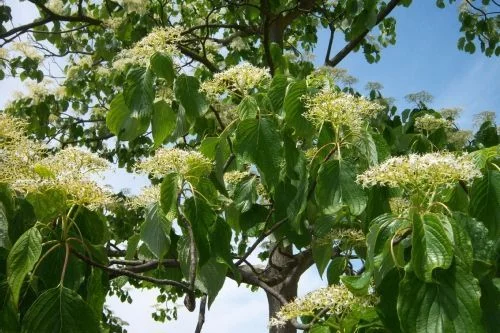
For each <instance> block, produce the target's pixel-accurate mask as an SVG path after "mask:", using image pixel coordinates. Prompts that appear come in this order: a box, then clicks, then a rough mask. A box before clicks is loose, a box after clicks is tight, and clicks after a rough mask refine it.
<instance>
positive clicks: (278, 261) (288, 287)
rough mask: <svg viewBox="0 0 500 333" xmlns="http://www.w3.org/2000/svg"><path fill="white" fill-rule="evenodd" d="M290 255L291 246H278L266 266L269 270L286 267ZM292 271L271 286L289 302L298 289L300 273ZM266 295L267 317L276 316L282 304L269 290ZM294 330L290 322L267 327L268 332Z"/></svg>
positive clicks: (292, 331)
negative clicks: (281, 325)
mask: <svg viewBox="0 0 500 333" xmlns="http://www.w3.org/2000/svg"><path fill="white" fill-rule="evenodd" d="M292 256H293V253H292V248H291V246H289V247H286V248H282V247H280V248H278V249H277V250H276V251H274V252H273V253H272V255H271V258H270V262H269V264H268V267H267V268H268V269H269V270H279V268H280V267H286V266H288V265H289V264H290V261H292V260H293V259H292ZM277 273H278V272H277ZM294 273H295V272H293V273H291V274H290V275H289V276H287V277H286V278H285V279H284V280H283V282H280V283H279V284H276V285H274V286H273V287H272V288H273V289H274V290H275V291H277V292H278V293H279V294H281V295H282V296H283V297H284V298H285V299H286V300H287V301H289V302H290V301H293V300H294V299H295V298H296V297H297V289H298V282H299V278H300V275H299V276H296V274H294ZM266 296H267V304H268V309H269V319H271V318H273V317H275V316H276V313H277V312H278V311H279V310H280V309H281V307H282V306H283V304H281V302H280V301H279V300H278V299H276V297H274V296H273V295H271V294H270V293H269V292H266ZM296 332H297V330H296V329H295V327H294V326H293V325H292V324H290V323H287V324H286V325H285V326H283V327H269V333H296Z"/></svg>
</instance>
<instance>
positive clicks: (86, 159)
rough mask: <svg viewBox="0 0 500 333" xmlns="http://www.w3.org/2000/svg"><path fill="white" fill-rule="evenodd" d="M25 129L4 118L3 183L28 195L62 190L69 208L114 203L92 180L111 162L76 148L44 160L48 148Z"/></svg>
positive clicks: (0, 125)
mask: <svg viewBox="0 0 500 333" xmlns="http://www.w3.org/2000/svg"><path fill="white" fill-rule="evenodd" d="M25 126H26V123H24V122H23V121H21V120H19V119H16V118H12V117H10V116H8V115H6V114H1V115H0V152H1V153H2V157H1V158H0V182H2V183H7V184H9V185H10V186H11V187H12V188H13V189H14V190H17V191H19V192H21V193H24V194H27V193H34V192H35V193H44V192H45V191H47V190H51V189H55V190H58V191H60V192H61V193H63V194H64V195H65V199H66V204H68V205H73V204H77V205H84V206H87V207H89V208H91V209H92V208H98V207H103V206H107V205H109V204H111V203H113V201H114V200H113V199H112V196H111V193H110V192H109V191H108V190H106V189H104V188H102V187H101V186H99V185H98V184H97V183H96V182H95V181H93V180H92V177H94V176H95V175H96V174H99V173H100V172H103V171H104V170H106V169H107V167H108V162H107V161H105V160H103V159H101V158H99V157H97V156H95V155H93V154H91V153H89V152H85V151H82V150H80V149H77V148H72V147H70V148H66V149H63V150H60V151H59V152H57V153H56V154H54V155H49V156H48V157H44V155H45V152H46V149H45V147H44V146H43V145H42V144H39V143H36V142H33V141H31V140H29V139H28V138H27V136H26V134H25Z"/></svg>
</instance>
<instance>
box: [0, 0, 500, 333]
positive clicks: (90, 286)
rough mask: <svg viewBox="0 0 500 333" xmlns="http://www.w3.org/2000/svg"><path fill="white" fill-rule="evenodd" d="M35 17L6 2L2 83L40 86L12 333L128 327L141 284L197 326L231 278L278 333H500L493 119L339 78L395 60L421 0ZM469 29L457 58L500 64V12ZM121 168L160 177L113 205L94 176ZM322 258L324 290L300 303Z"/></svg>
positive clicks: (235, 4)
mask: <svg viewBox="0 0 500 333" xmlns="http://www.w3.org/2000/svg"><path fill="white" fill-rule="evenodd" d="M453 2H455V1H453V0H450V1H449V3H453ZM436 4H437V6H438V7H445V2H444V1H442V0H438V1H437V2H436ZM26 5H31V6H33V7H34V8H36V9H37V11H38V16H37V17H36V18H35V19H34V20H33V21H29V22H20V21H19V20H18V19H16V17H12V16H11V6H12V3H10V2H9V1H3V2H2V3H1V4H0V21H1V23H2V24H1V26H0V43H1V47H2V48H1V49H0V78H1V79H3V78H5V77H18V78H20V79H21V80H24V81H26V82H27V85H28V90H29V92H28V93H27V94H19V95H16V96H14V99H13V100H12V101H11V103H9V104H8V105H7V106H5V108H4V110H3V111H2V113H1V114H0V152H1V157H0V184H1V186H0V263H1V265H0V282H1V283H0V296H1V298H0V309H1V311H0V323H1V325H0V331H2V332H53V331H59V332H100V331H106V332H123V331H124V330H125V329H126V327H124V326H123V325H122V322H121V321H120V319H119V318H116V317H114V315H113V314H112V313H111V312H110V310H109V309H108V308H107V307H106V306H105V298H106V296H107V295H109V294H116V295H118V296H119V297H120V298H121V299H122V300H123V301H125V300H129V299H130V296H129V295H128V293H127V291H125V290H123V289H122V287H123V286H124V285H125V284H126V283H128V284H130V285H132V286H133V287H135V288H138V289H150V288H156V289H155V290H157V292H158V298H157V299H158V301H159V302H161V303H163V304H164V307H162V308H159V309H158V310H157V311H155V312H154V313H153V314H152V315H153V317H154V318H155V319H156V320H159V321H165V320H173V318H175V317H176V308H175V304H177V303H176V301H177V300H178V299H182V300H183V303H184V306H185V307H186V308H187V309H188V310H189V311H195V310H198V311H199V320H198V322H197V323H193V329H194V330H195V332H200V331H201V329H202V326H203V323H204V320H205V308H206V307H207V306H208V307H210V305H211V304H212V303H213V302H214V301H217V294H218V293H219V291H220V290H221V288H222V287H223V285H224V282H225V281H226V279H233V280H235V281H236V282H237V283H239V284H245V285H249V286H251V287H253V288H260V289H262V290H264V292H265V293H266V295H267V299H268V304H269V331H270V332H276V333H278V332H279V333H288V332H295V331H296V330H297V329H298V330H306V331H310V332H316V333H318V332H321V333H322V332H337V331H340V332H355V331H363V332H364V331H367V332H368V331H387V332H429V331H436V332H494V331H495V330H496V329H497V327H499V325H500V323H499V322H498V320H499V318H500V313H499V312H500V311H499V301H498V300H499V297H498V295H499V294H500V283H499V280H498V277H497V276H498V268H497V264H498V248H499V247H498V239H499V235H500V224H499V223H500V209H499V207H500V193H499V191H500V171H499V158H500V155H499V146H498V143H499V138H498V131H497V127H496V125H495V113H494V112H485V113H482V114H480V115H478V117H477V122H478V130H477V131H476V133H475V134H472V133H471V132H468V131H462V130H459V129H458V128H457V126H456V119H457V118H458V116H459V110H458V109H444V110H440V111H436V110H433V109H431V108H429V107H428V104H429V95H428V94H426V93H424V92H421V93H416V94H411V95H409V96H408V99H409V100H411V101H412V102H415V107H414V108H413V109H406V110H404V111H402V112H398V111H397V108H396V106H394V105H393V104H394V103H393V102H392V101H391V100H390V99H386V98H384V97H383V96H382V93H381V85H380V84H376V83H371V84H369V85H368V88H369V95H368V96H366V97H365V96H362V95H361V94H360V93H359V92H357V91H355V90H354V89H353V88H352V82H353V78H352V77H351V76H349V75H348V74H347V73H346V72H345V71H343V70H341V69H338V68H337V65H338V64H339V63H341V61H342V60H343V59H344V58H345V57H347V56H348V55H349V54H350V53H352V52H363V53H364V55H365V57H366V60H367V61H368V62H370V63H371V62H376V61H378V60H379V59H380V57H381V55H382V53H383V51H382V49H383V48H384V47H387V46H388V45H391V44H394V43H395V42H396V35H395V26H396V21H395V19H394V18H392V17H391V16H390V14H391V12H392V10H393V9H394V8H396V7H397V6H405V7H409V8H408V9H407V10H411V1H408V0H391V1H379V0H372V1H357V0H339V1H316V0H298V1H291V0H279V1H278V0H276V1H274V0H273V1H270V0H245V1H240V0H234V1H232V0H231V1H228V0H210V1H209V0H187V1H177V0H174V1H164V0H152V1H141V0H122V1H114V0H102V1H98V0H95V1H92V0H49V1H44V0H29V1H26ZM436 10H437V9H436ZM458 18H459V20H460V22H461V23H462V27H461V31H462V32H463V37H461V38H460V39H459V41H458V48H459V49H463V50H464V51H466V52H469V53H473V52H475V51H476V49H479V50H480V51H481V52H483V53H484V54H485V55H486V56H498V55H499V54H500V46H499V45H498V40H499V21H498V3H497V2H495V1H489V0H483V1H474V0H470V1H465V2H463V3H462V4H461V5H460V11H459V16H458ZM323 29H326V30H327V31H329V40H327V41H326V43H327V51H326V54H325V55H323V56H324V65H325V66H324V67H321V68H315V67H314V66H313V64H312V63H311V62H310V61H309V60H308V56H307V55H308V54H309V53H310V52H312V50H313V49H314V47H315V46H316V45H317V43H318V36H319V35H318V33H319V31H320V30H323ZM334 40H340V41H341V42H342V41H343V40H345V46H344V47H342V48H341V50H340V51H339V52H338V53H336V54H333V52H332V43H333V41H334ZM113 165H114V166H119V167H122V168H126V169H127V170H128V171H129V172H133V173H138V174H143V175H147V176H149V178H150V180H151V186H149V187H147V188H144V189H143V190H142V193H141V194H139V195H136V196H130V195H127V193H113V192H112V191H111V190H110V189H108V188H106V187H103V186H101V185H100V183H99V182H96V178H95V176H96V175H98V174H99V173H102V172H104V171H106V170H108V169H109V168H110V167H112V166H113ZM255 258H257V259H255ZM313 265H315V266H316V267H317V271H318V273H319V274H320V275H323V274H326V277H327V281H328V286H326V287H325V288H323V289H319V290H316V291H314V292H312V293H310V294H308V295H306V296H305V297H303V298H297V286H298V283H299V282H300V277H301V276H302V274H303V273H304V272H305V271H306V270H307V269H308V268H310V267H311V266H313Z"/></svg>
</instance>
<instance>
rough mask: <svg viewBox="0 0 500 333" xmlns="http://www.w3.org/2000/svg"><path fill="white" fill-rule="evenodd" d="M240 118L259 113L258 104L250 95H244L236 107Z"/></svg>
mask: <svg viewBox="0 0 500 333" xmlns="http://www.w3.org/2000/svg"><path fill="white" fill-rule="evenodd" d="M236 111H237V112H238V116H239V117H240V119H242V120H243V119H247V118H255V117H256V116H257V115H258V114H259V112H260V111H259V105H258V104H257V101H256V100H255V98H253V97H252V96H245V97H244V98H243V99H242V100H241V102H240V104H238V107H237V108H236Z"/></svg>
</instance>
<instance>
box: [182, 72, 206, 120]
mask: <svg viewBox="0 0 500 333" xmlns="http://www.w3.org/2000/svg"><path fill="white" fill-rule="evenodd" d="M199 89H200V82H199V81H198V79H197V78H195V77H194V76H188V75H185V74H181V75H179V76H178V77H177V78H176V79H175V83H174V94H175V98H176V99H177V100H178V101H179V102H180V103H181V105H182V106H183V107H184V110H185V111H186V116H187V117H188V119H189V120H190V121H194V120H195V119H196V118H198V117H199V116H201V115H202V114H203V113H204V112H205V111H206V110H207V108H208V105H207V101H206V100H205V97H204V96H203V95H202V94H201V93H200V92H199Z"/></svg>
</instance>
